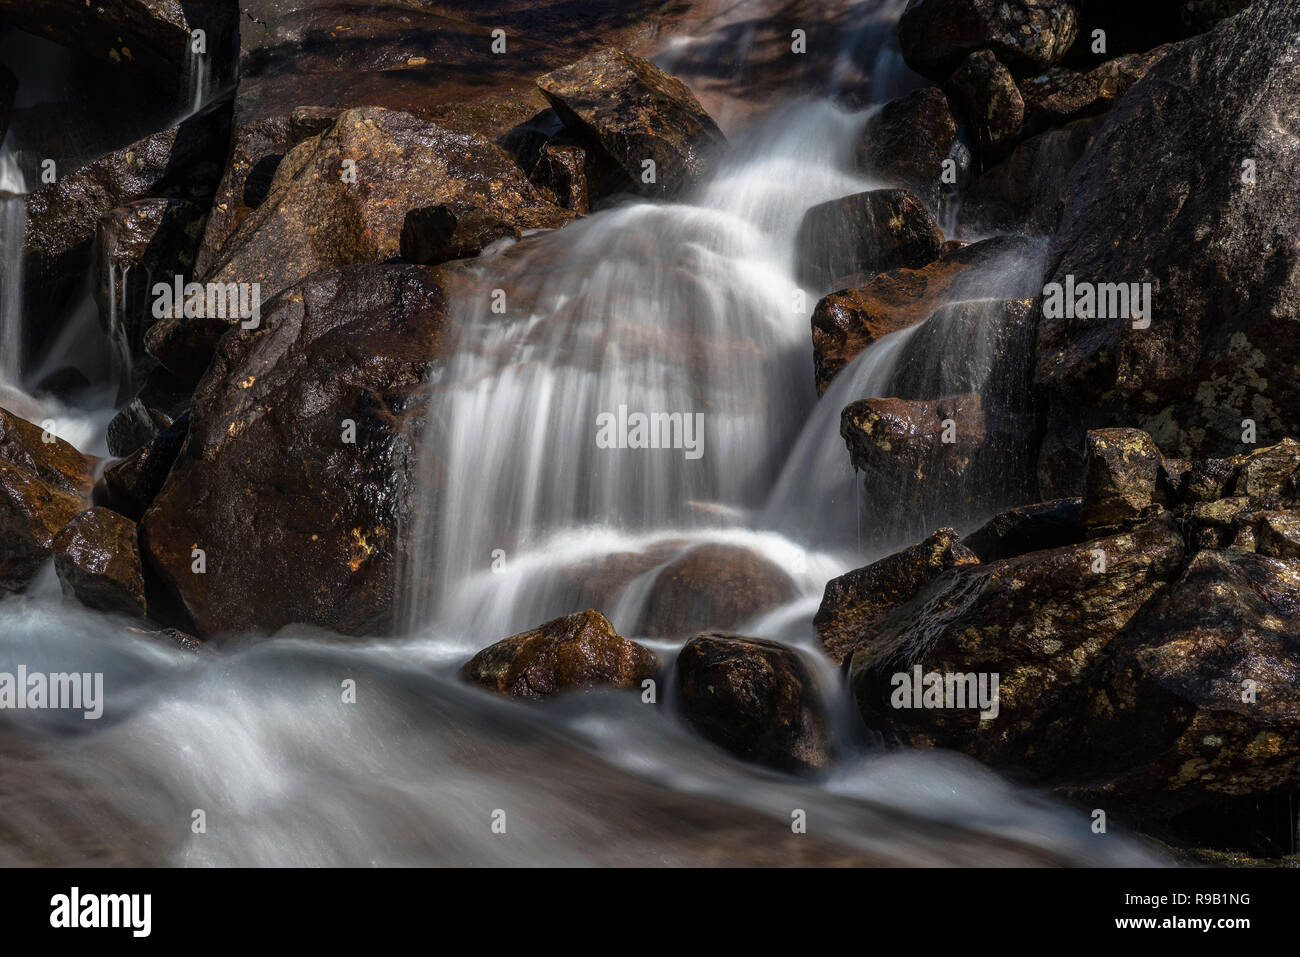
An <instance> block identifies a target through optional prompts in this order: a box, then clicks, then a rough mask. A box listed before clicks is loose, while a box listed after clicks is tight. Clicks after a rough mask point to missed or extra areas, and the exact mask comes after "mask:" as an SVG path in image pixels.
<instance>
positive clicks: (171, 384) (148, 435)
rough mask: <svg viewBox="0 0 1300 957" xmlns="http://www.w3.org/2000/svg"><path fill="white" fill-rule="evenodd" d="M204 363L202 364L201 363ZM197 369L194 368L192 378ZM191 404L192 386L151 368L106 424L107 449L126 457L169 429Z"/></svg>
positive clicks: (192, 402)
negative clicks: (127, 399)
mask: <svg viewBox="0 0 1300 957" xmlns="http://www.w3.org/2000/svg"><path fill="white" fill-rule="evenodd" d="M205 365H206V363H205ZM200 372H201V370H194V374H195V378H197V376H198V375H199V374H200ZM193 404H194V388H193V386H191V385H189V384H188V383H187V382H186V381H184V380H182V379H177V378H176V377H175V376H173V375H171V373H169V372H167V370H165V369H161V368H157V367H155V368H154V369H153V371H152V372H150V373H149V376H148V377H147V378H146V379H145V381H144V383H143V384H142V385H141V386H140V388H139V390H138V391H137V392H136V394H135V395H134V396H133V397H132V398H131V401H130V402H128V403H127V404H126V405H124V406H122V408H120V409H118V411H117V414H116V415H115V416H113V418H112V420H111V421H110V422H109V423H108V436H107V438H108V451H109V452H110V453H112V454H113V455H116V456H127V455H130V454H131V453H132V452H135V451H136V450H137V449H141V448H144V447H145V446H146V445H148V444H149V443H150V442H152V441H153V440H154V439H156V438H157V437H158V436H159V435H161V434H162V433H163V432H165V431H166V430H167V429H170V428H171V427H172V426H173V425H175V423H176V422H177V420H178V419H180V417H181V416H183V415H184V414H185V413H186V412H188V411H189V410H190V408H191V406H193Z"/></svg>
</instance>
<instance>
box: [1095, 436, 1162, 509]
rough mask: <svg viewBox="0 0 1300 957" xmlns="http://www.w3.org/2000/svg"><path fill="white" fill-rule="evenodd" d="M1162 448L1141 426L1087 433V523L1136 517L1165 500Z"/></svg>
mask: <svg viewBox="0 0 1300 957" xmlns="http://www.w3.org/2000/svg"><path fill="white" fill-rule="evenodd" d="M1161 465H1162V457H1161V455H1160V450H1159V449H1158V448H1156V444H1155V442H1154V441H1152V439H1151V436H1149V435H1147V434H1146V433H1145V432H1143V431H1142V430H1141V429H1097V430H1096V431H1093V432H1089V433H1088V440H1087V450H1086V452H1085V453H1084V458H1083V472H1084V476H1083V513H1082V515H1081V519H1082V521H1083V522H1084V523H1085V524H1087V525H1115V524H1118V523H1120V522H1124V521H1128V520H1130V519H1134V518H1137V517H1138V516H1140V515H1141V514H1142V513H1143V512H1145V511H1146V510H1147V509H1149V508H1151V506H1153V505H1155V504H1157V503H1158V502H1160V501H1161V500H1162V494H1161V491H1162V487H1161V485H1160V467H1161Z"/></svg>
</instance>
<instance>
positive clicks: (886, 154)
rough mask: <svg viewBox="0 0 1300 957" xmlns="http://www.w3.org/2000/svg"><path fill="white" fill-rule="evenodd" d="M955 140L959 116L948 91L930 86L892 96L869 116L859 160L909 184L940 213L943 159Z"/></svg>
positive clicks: (869, 169)
mask: <svg viewBox="0 0 1300 957" xmlns="http://www.w3.org/2000/svg"><path fill="white" fill-rule="evenodd" d="M956 145H957V120H956V119H955V118H954V117H953V114H952V107H951V106H950V105H949V103H948V97H946V96H945V95H944V92H943V90H941V89H939V87H937V86H929V87H925V88H924V89H920V90H915V91H913V92H911V93H909V94H907V96H904V97H901V98H900V99H897V100H891V101H890V102H888V103H886V104H885V105H884V106H882V107H881V108H880V112H879V113H877V114H876V115H875V116H873V117H872V118H871V120H870V121H869V122H868V123H867V126H866V128H865V130H864V131H863V134H862V139H861V140H860V141H859V142H858V166H859V168H860V169H862V171H863V172H864V173H866V174H867V175H868V176H872V177H875V178H877V179H880V180H882V181H884V182H887V183H889V184H890V185H892V186H901V187H903V188H904V189H907V190H910V191H911V192H912V193H913V194H914V195H915V196H916V197H917V198H918V199H920V200H921V202H923V203H925V205H926V208H927V209H929V210H930V211H931V212H933V213H935V215H938V210H939V204H940V200H941V199H942V198H943V197H944V195H945V189H944V187H943V185H942V181H941V176H942V175H943V161H944V160H946V159H948V158H950V156H951V154H952V153H953V147H954V146H956ZM957 186H958V184H957V183H954V184H952V186H951V187H948V189H950V190H955V189H956V188H957Z"/></svg>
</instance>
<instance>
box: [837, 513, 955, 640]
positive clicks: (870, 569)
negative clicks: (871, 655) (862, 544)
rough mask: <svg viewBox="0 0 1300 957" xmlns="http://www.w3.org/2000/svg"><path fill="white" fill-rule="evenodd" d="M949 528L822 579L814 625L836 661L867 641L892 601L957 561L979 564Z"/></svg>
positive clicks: (897, 602) (914, 590)
mask: <svg viewBox="0 0 1300 957" xmlns="http://www.w3.org/2000/svg"><path fill="white" fill-rule="evenodd" d="M979 561H980V559H979V558H978V557H976V555H975V553H974V552H972V551H971V550H970V549H969V548H967V547H966V545H965V544H963V543H962V542H960V541H958V540H957V533H956V532H955V531H954V530H953V529H951V528H941V529H938V530H937V531H935V532H932V533H931V534H930V536H929V537H928V538H926V539H925V540H924V541H922V542H918V543H917V544H915V545H912V546H910V547H909V548H905V549H903V550H902V551H899V552H895V553H894V554H893V555H889V556H888V557H886V558H882V559H880V561H878V562H873V563H872V564H870V565H867V566H866V567H865V568H859V569H856V570H854V571H851V572H849V573H848V574H845V575H841V576H840V577H839V578H833V579H831V580H830V581H829V582H827V583H826V591H825V593H824V594H823V595H822V603H821V606H820V607H819V608H818V609H817V615H816V616H815V617H814V618H813V629H814V630H815V631H816V633H817V638H818V640H819V641H820V642H821V643H822V647H824V648H825V649H826V653H827V654H828V655H829V656H830V658H831V660H832V661H834V662H835V663H836V664H837V665H840V664H843V663H844V660H845V659H846V658H848V657H849V656H850V655H851V654H853V651H854V649H856V648H857V647H858V646H859V645H860V644H861V643H863V642H864V641H869V640H870V639H871V636H872V635H873V633H874V631H875V629H876V628H877V627H878V626H879V624H880V622H881V620H882V619H883V618H884V617H885V615H886V613H888V612H889V611H890V610H891V609H892V608H893V607H894V606H896V605H900V604H902V603H903V602H905V601H908V600H909V599H911V598H912V597H913V596H914V595H915V594H916V593H917V592H918V591H920V590H921V589H922V588H924V587H925V586H926V585H929V584H930V583H931V582H932V581H934V580H935V579H936V578H937V577H938V576H939V575H940V574H941V573H942V572H944V571H947V570H948V569H949V568H953V567H955V566H957V565H974V564H978V562H979Z"/></svg>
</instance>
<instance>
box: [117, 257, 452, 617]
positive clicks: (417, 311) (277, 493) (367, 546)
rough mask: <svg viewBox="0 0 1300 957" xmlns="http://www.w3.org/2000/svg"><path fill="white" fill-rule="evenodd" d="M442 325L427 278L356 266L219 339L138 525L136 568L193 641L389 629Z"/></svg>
mask: <svg viewBox="0 0 1300 957" xmlns="http://www.w3.org/2000/svg"><path fill="white" fill-rule="evenodd" d="M445 316H446V302H445V299H444V295H443V292H442V289H441V287H440V285H439V283H438V281H437V278H436V276H435V275H434V274H433V273H432V271H430V270H428V269H425V268H422V267H417V266H401V265H387V266H357V267H350V268H346V269H341V270H333V271H325V272H321V273H317V274H316V275H314V276H312V277H311V278H309V279H307V280H306V281H304V282H302V283H300V284H299V285H297V286H295V287H293V288H291V289H290V290H288V291H287V292H285V293H284V294H283V295H281V296H280V297H278V298H277V299H276V300H275V301H273V302H272V303H270V304H269V305H268V306H267V307H266V309H265V310H264V312H263V315H262V322H261V324H260V326H259V327H258V328H257V329H249V330H245V329H239V330H236V331H233V332H231V334H230V335H228V336H227V337H226V338H225V339H224V340H222V343H221V347H220V349H219V350H218V352H217V355H216V356H215V358H214V359H213V362H212V365H211V367H210V368H209V369H208V371H207V373H206V374H205V375H204V377H203V379H202V381H201V382H200V383H199V385H198V388H197V390H196V392H195V401H194V411H193V414H192V419H191V422H190V429H189V436H188V438H187V439H186V440H185V444H184V447H183V449H182V451H181V453H180V455H179V457H178V458H177V460H176V462H175V464H174V465H173V466H172V468H171V471H170V474H169V476H168V478H167V482H166V484H165V485H164V486H163V488H162V491H161V492H160V493H159V494H158V496H157V498H156V499H155V500H154V502H153V504H152V505H151V506H150V508H149V510H148V511H147V512H146V513H145V516H144V520H143V522H142V525H141V528H142V546H143V549H144V552H145V555H146V560H147V561H148V562H149V564H150V565H151V566H152V567H153V569H154V570H155V571H156V573H157V575H158V576H159V578H160V579H161V580H162V582H163V583H164V584H165V585H166V586H167V587H168V588H169V589H170V590H171V591H172V592H173V593H174V595H175V596H176V597H177V598H178V599H179V601H180V603H181V604H182V605H183V607H184V609H185V610H186V611H187V612H188V614H189V615H190V617H191V618H192V619H193V622H194V624H195V626H196V627H197V629H198V631H199V633H200V634H201V635H205V636H206V635H210V634H213V633H216V632H236V631H252V630H262V631H268V630H273V629H276V628H279V627H280V626H282V625H286V624H289V623H292V622H304V623H309V624H315V625H320V626H322V627H327V628H332V629H334V630H336V631H339V632H342V633H345V634H373V633H376V632H384V631H387V630H388V629H389V627H390V626H391V624H392V620H393V585H394V577H395V570H394V567H395V563H396V562H397V560H398V559H399V556H400V543H399V541H398V537H397V530H398V528H399V526H400V525H401V524H402V522H404V521H406V520H407V519H408V518H409V514H408V508H409V499H408V494H409V489H410V487H411V485H412V484H413V481H414V476H413V474H412V471H413V469H414V468H415V459H416V458H417V457H416V456H415V455H414V453H413V450H412V446H411V443H412V437H413V432H414V430H415V429H416V428H417V427H418V420H419V418H420V416H421V413H422V409H423V403H422V402H421V400H420V397H419V396H420V387H421V383H422V382H423V381H424V380H425V379H426V377H427V376H428V375H429V373H430V371H431V369H432V367H433V364H434V363H435V361H436V360H437V359H438V357H439V355H440V353H441V348H442V345H441V343H442V337H443V332H444V329H443V325H444V321H445ZM196 550H199V551H201V552H202V556H201V557H202V559H203V563H202V566H201V567H202V571H201V572H198V571H196V568H198V567H200V566H199V565H198V564H197V563H198V560H199V557H200V556H199V555H197V554H196Z"/></svg>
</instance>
